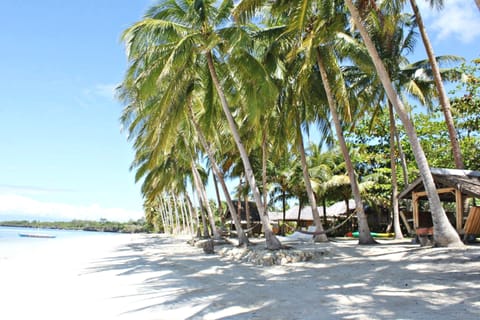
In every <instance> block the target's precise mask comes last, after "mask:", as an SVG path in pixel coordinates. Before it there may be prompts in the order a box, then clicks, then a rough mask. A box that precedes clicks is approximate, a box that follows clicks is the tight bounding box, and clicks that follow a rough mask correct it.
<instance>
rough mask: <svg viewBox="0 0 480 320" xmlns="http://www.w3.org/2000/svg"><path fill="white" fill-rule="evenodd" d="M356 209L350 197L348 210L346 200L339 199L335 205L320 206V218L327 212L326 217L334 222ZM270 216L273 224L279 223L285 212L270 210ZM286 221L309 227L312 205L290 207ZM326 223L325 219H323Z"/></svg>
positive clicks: (301, 226) (311, 223)
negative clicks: (324, 207)
mask: <svg viewBox="0 0 480 320" xmlns="http://www.w3.org/2000/svg"><path fill="white" fill-rule="evenodd" d="M354 209H355V201H354V200H353V199H350V200H349V201H348V210H347V205H346V202H345V201H339V202H337V203H334V204H333V205H331V206H329V207H327V208H326V210H324V209H323V207H322V206H319V207H318V213H319V214H320V218H322V220H323V218H324V212H325V213H326V219H327V221H328V223H329V224H334V223H335V222H336V221H338V220H339V219H342V218H345V217H346V216H347V215H348V214H349V213H351V212H352V211H353V210H354ZM268 217H269V219H270V221H271V222H272V224H274V225H279V224H281V222H282V221H283V212H269V213H268ZM285 221H286V222H297V223H298V227H299V228H304V229H306V228H308V227H309V226H311V225H313V224H314V223H313V214H312V207H311V206H304V207H302V208H301V210H300V207H299V206H294V207H292V208H290V209H288V210H287V211H286V212H285ZM322 222H323V223H325V221H322Z"/></svg>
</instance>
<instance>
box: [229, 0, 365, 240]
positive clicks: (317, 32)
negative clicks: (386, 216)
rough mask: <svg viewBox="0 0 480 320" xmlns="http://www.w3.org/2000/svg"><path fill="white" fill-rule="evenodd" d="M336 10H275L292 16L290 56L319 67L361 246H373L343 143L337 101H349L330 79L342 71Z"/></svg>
mask: <svg viewBox="0 0 480 320" xmlns="http://www.w3.org/2000/svg"><path fill="white" fill-rule="evenodd" d="M263 3H265V1H250V0H244V1H241V2H240V4H239V5H238V6H237V8H236V9H235V12H234V15H235V16H236V17H237V18H239V19H246V18H248V17H251V16H252V15H253V14H254V12H255V10H257V8H259V7H260V6H261V5H262V4H263ZM337 8H338V5H337V3H336V2H335V1H325V2H318V1H312V0H303V1H302V0H298V1H290V2H286V3H284V2H279V3H278V6H274V7H273V9H272V10H277V11H279V12H281V14H282V15H283V16H288V17H293V18H291V19H290V23H289V25H288V30H287V34H289V33H293V34H294V37H296V40H293V41H295V43H296V46H295V47H294V50H293V51H292V54H291V56H297V55H298V54H300V53H303V54H304V55H305V56H306V57H308V58H309V59H308V58H307V59H305V61H306V62H307V64H306V65H309V64H310V65H311V62H310V60H313V61H315V62H316V64H317V67H318V69H319V72H320V75H321V79H322V84H323V87H324V90H325V93H326V97H327V104H328V107H329V111H330V115H331V116H332V120H333V122H334V125H335V131H336V134H337V138H338V141H339V144H340V145H341V150H342V154H343V155H344V157H345V160H346V162H347V168H348V172H349V177H350V180H351V186H352V190H353V193H354V198H355V201H356V211H357V218H358V220H359V231H360V236H359V243H361V244H370V243H374V240H373V238H372V237H371V235H370V230H369V227H368V223H367V219H366V215H365V212H364V209H363V203H362V200H361V196H360V191H359V188H358V183H357V180H356V176H355V173H354V170H353V165H352V162H351V160H350V156H349V154H348V149H347V147H346V144H345V141H344V137H343V129H342V126H341V123H340V118H339V117H338V113H337V103H336V101H335V100H337V99H338V100H339V101H341V102H343V103H345V102H346V100H345V99H344V98H343V97H341V96H340V95H341V94H340V95H338V96H337V97H336V98H337V99H335V97H334V93H333V92H334V90H333V88H332V86H331V85H330V83H329V82H330V81H332V80H331V79H329V76H330V77H331V78H333V74H336V75H339V73H338V72H336V71H339V69H338V67H337V70H334V69H335V65H336V60H335V58H333V56H334V54H333V53H332V52H331V49H330V48H331V47H332V46H333V43H334V39H335V36H336V35H337V34H338V26H339V25H340V26H341V27H343V24H342V20H341V18H340V19H339V17H340V15H339V12H338V10H337ZM332 13H333V16H332ZM339 21H340V22H339ZM342 31H343V30H342ZM327 63H328V65H327ZM327 68H330V69H331V70H332V72H331V74H330V75H329V74H328V72H327ZM305 69H306V68H303V70H305ZM335 80H336V83H337V84H338V83H341V82H342V80H341V78H340V79H335ZM339 88H340V89H338V88H335V89H337V90H335V91H336V92H342V89H341V87H339ZM343 92H344V90H343ZM297 95H299V93H297ZM300 96H301V95H300ZM348 109H349V107H348V103H346V104H345V105H344V111H345V112H347V113H348ZM307 188H308V184H307ZM307 191H308V189H307ZM309 194H310V196H309V198H310V202H312V200H313V199H312V195H311V194H312V193H309ZM312 207H313V206H312ZM314 207H316V206H314ZM312 211H313V213H314V216H315V215H318V211H314V210H312Z"/></svg>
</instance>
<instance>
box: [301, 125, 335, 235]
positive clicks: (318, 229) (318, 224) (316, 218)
mask: <svg viewBox="0 0 480 320" xmlns="http://www.w3.org/2000/svg"><path fill="white" fill-rule="evenodd" d="M297 131H298V132H297V135H298V140H297V141H298V142H297V148H298V152H299V153H300V160H301V163H302V172H303V179H304V180H305V187H306V189H307V196H308V200H309V202H310V206H311V207H312V215H313V222H314V223H315V232H318V233H319V234H318V235H316V236H315V242H327V241H328V238H327V235H326V234H325V233H323V225H322V220H321V219H320V214H319V213H318V207H317V201H316V199H315V195H314V194H313V188H312V182H311V181H310V174H309V173H308V164H307V157H306V156H305V147H304V146H303V136H302V132H301V130H300V124H298V125H297ZM320 232H321V233H320Z"/></svg>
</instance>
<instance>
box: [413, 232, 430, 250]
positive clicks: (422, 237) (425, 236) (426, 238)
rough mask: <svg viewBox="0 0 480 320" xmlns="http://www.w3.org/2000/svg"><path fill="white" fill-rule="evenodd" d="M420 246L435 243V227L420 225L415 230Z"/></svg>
mask: <svg viewBox="0 0 480 320" xmlns="http://www.w3.org/2000/svg"><path fill="white" fill-rule="evenodd" d="M415 233H416V234H417V239H418V242H419V243H420V246H422V247H423V246H431V245H433V227H419V228H417V229H416V230H415Z"/></svg>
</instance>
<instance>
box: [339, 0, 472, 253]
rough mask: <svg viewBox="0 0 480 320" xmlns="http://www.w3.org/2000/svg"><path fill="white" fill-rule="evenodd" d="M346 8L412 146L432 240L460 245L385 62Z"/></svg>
mask: <svg viewBox="0 0 480 320" xmlns="http://www.w3.org/2000/svg"><path fill="white" fill-rule="evenodd" d="M345 3H346V5H347V7H348V10H349V12H350V14H351V18H352V20H353V23H354V25H355V27H356V28H357V29H358V31H359V32H360V35H361V37H362V39H363V41H364V43H365V45H366V47H367V50H368V52H369V54H370V56H371V58H372V61H373V63H374V65H375V69H376V70H377V72H378V76H379V78H380V80H381V82H382V84H383V86H384V88H385V91H386V94H387V96H388V98H389V100H390V102H391V103H392V105H393V107H394V109H395V111H396V113H397V114H398V115H399V117H400V119H401V121H402V123H403V125H404V127H405V130H406V132H407V135H408V138H409V141H410V144H411V145H412V150H413V153H414V155H415V160H416V162H417V166H418V169H419V172H420V176H421V177H422V181H423V184H424V186H425V190H426V192H427V195H428V199H429V203H430V208H431V211H432V220H433V226H434V241H435V244H436V245H438V246H461V245H463V244H462V242H461V240H460V237H459V236H458V234H457V233H456V232H455V229H454V228H453V227H452V225H451V224H450V222H449V221H448V218H447V216H446V214H445V211H444V209H443V207H442V205H441V203H440V198H439V196H438V193H437V190H436V187H435V183H434V181H433V177H432V174H431V172H430V167H429V165H428V162H427V159H426V157H425V153H424V152H423V149H422V147H421V145H420V142H419V140H418V138H417V134H416V131H415V128H414V126H413V123H412V121H411V120H410V118H409V116H408V113H407V112H406V110H405V107H404V105H403V103H402V101H401V100H400V98H399V96H398V95H397V92H396V91H395V89H394V87H393V85H392V82H391V80H390V77H389V75H388V72H387V70H386V69H385V66H384V64H383V62H382V60H381V58H380V56H379V55H378V52H377V50H376V48H375V45H374V43H373V41H372V40H371V38H370V36H369V34H368V32H367V29H366V28H365V26H364V24H363V19H362V18H361V16H360V14H359V11H358V9H357V7H356V6H355V5H354V4H353V1H352V0H346V1H345Z"/></svg>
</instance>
